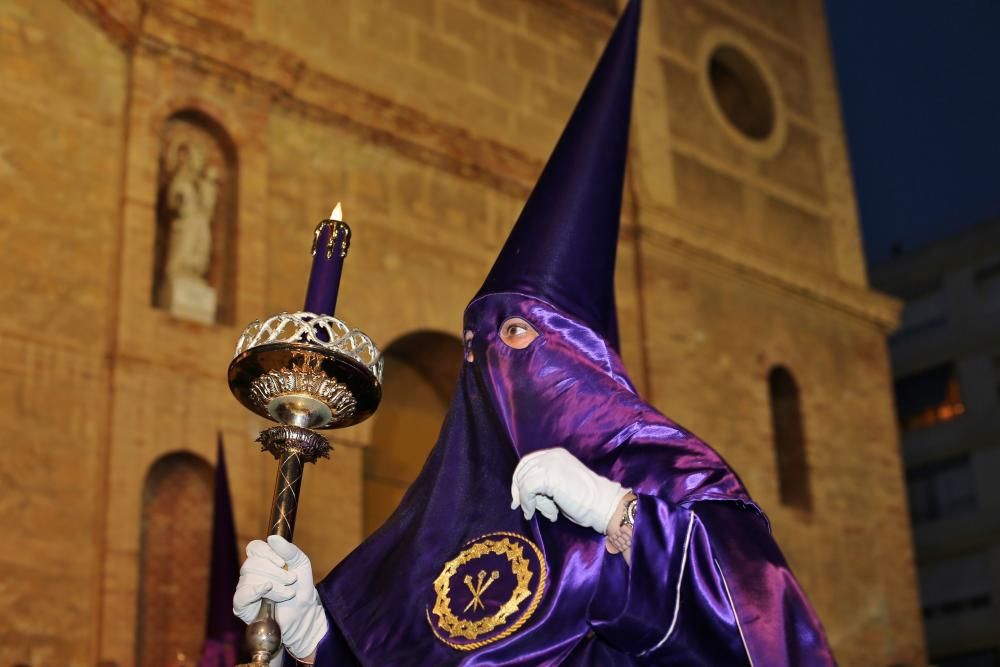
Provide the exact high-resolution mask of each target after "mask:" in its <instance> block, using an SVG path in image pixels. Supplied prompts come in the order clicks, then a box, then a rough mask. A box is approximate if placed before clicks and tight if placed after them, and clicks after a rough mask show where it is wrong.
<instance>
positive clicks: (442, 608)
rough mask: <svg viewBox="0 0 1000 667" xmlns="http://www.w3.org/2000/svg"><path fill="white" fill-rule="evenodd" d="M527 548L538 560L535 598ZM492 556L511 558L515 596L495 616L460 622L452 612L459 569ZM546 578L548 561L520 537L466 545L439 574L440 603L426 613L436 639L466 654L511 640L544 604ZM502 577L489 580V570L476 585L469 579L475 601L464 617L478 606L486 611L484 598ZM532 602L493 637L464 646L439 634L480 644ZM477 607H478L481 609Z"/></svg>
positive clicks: (493, 537)
mask: <svg viewBox="0 0 1000 667" xmlns="http://www.w3.org/2000/svg"><path fill="white" fill-rule="evenodd" d="M525 544H527V545H528V546H529V547H531V549H532V551H533V552H534V556H535V558H536V559H537V560H538V567H539V572H538V579H537V582H538V583H537V585H536V587H535V591H534V594H532V591H531V586H530V584H531V581H532V579H533V578H534V572H532V571H531V559H530V557H529V556H525V553H524V545H525ZM489 554H494V555H497V556H504V557H506V558H507V562H508V563H510V567H511V573H512V574H513V575H514V577H515V579H516V585H515V586H514V590H513V592H512V593H511V596H510V598H509V599H508V600H507V601H506V602H505V603H504V604H502V605H501V606H500V609H498V610H497V612H496V613H495V614H493V615H492V616H486V617H484V618H481V619H479V620H475V621H474V620H470V619H463V618H459V617H458V616H457V615H456V614H455V612H454V611H452V608H451V579H452V578H453V577H454V576H455V575H456V574H457V572H458V568H460V567H461V566H462V565H465V564H466V563H469V562H471V561H474V560H476V559H478V558H481V557H483V556H486V555H489ZM546 576H547V571H546V567H545V559H544V558H543V557H542V552H541V550H540V549H539V548H538V547H537V546H535V544H534V543H533V542H532V541H531V540H529V539H527V538H525V537H523V536H521V535H518V534H516V533H504V532H498V533H490V534H488V535H483V536H482V537H479V538H476V539H474V540H472V541H471V542H468V543H466V548H465V549H463V550H462V551H461V553H459V554H458V556H456V557H455V558H453V559H451V560H450V561H448V562H447V563H445V565H444V569H442V570H441V574H439V575H438V577H437V579H435V580H434V592H435V594H436V600H435V602H434V609H433V610H432V611H427V612H426V613H427V622H428V623H429V624H430V626H431V630H432V631H433V632H434V636H435V637H437V638H438V639H440V640H441V641H442V642H444V643H445V644H447V645H448V646H450V647H452V648H455V649H459V650H462V651H471V650H473V649H476V648H480V647H482V646H485V645H487V644H490V643H492V642H495V641H497V640H499V639H503V638H504V637H508V636H510V635H511V634H512V633H513V632H515V631H516V630H517V629H518V628H520V627H521V626H522V625H524V623H525V622H526V621H527V620H528V619H529V618H530V617H531V615H532V614H533V613H534V612H535V609H537V608H538V604H539V603H540V602H541V599H542V593H544V591H545V585H546ZM499 577H500V573H499V572H498V571H493V572H492V573H491V574H490V576H489V577H488V578H487V576H486V572H485V570H481V571H480V572H479V576H478V580H477V581H476V582H475V583H473V580H472V577H471V575H467V576H466V577H465V585H466V586H467V587H468V588H469V591H470V592H471V593H472V594H473V598H472V602H470V603H469V604H468V605H466V607H465V609H464V610H463V613H464V612H465V611H466V610H468V609H469V607H470V606H471V607H472V608H473V610H475V609H476V607H477V606H479V607H484V608H485V605H483V603H482V600H481V599H480V596H481V595H482V594H483V593H484V592H485V591H486V589H487V588H488V587H489V586H490V585H491V584H492V583H493V582H494V581H496V580H497V579H498V578H499ZM528 598H531V601H530V602H529V604H528V607H527V608H526V609H525V610H524V612H523V613H522V614H521V615H520V616H519V617H518V618H517V619H516V620H515V621H514V622H513V623H511V624H510V625H509V626H508V627H506V628H504V629H503V630H502V631H501V632H499V633H497V634H496V635H495V636H493V637H489V638H486V639H481V640H479V641H473V642H471V643H465V644H463V643H457V642H454V641H450V640H449V639H448V638H446V637H444V636H443V635H442V634H441V633H440V632H438V627H440V629H441V630H443V631H444V632H446V633H448V636H449V637H451V638H456V637H461V638H464V639H470V640H476V639H478V638H479V637H481V636H482V635H484V634H488V633H490V632H493V631H494V630H496V629H497V628H500V627H502V626H503V625H504V624H505V623H507V620H508V619H509V618H510V617H511V616H512V615H514V614H516V613H517V612H518V610H519V609H520V607H521V604H522V603H523V602H524V601H525V600H527V599H528ZM476 603H478V605H477V604H476ZM431 613H433V614H434V615H435V616H437V617H438V624H437V626H436V625H435V624H434V621H433V620H432V619H431Z"/></svg>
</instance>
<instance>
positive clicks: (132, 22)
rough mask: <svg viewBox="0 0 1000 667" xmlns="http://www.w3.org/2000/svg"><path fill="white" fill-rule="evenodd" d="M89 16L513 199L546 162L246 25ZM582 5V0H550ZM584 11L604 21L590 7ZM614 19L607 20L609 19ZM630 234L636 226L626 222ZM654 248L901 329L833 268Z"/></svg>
mask: <svg viewBox="0 0 1000 667" xmlns="http://www.w3.org/2000/svg"><path fill="white" fill-rule="evenodd" d="M64 1H65V2H66V3H67V4H68V5H69V6H71V7H73V8H74V9H75V10H76V11H78V12H79V13H81V14H82V15H84V16H86V17H87V18H88V19H89V20H90V21H91V22H93V23H94V24H95V25H96V26H97V27H98V28H99V29H100V30H101V31H103V32H104V33H105V34H107V36H108V37H109V39H111V40H112V41H113V42H114V43H116V44H118V45H119V46H120V47H121V48H122V49H124V50H126V51H127V52H135V51H138V52H140V53H145V54H154V55H155V54H163V55H166V56H168V57H170V58H172V59H174V60H176V61H179V62H183V63H187V64H189V65H190V66H192V67H197V68H199V69H203V70H205V71H208V72H214V73H217V74H219V75H221V76H225V77H228V78H232V79H237V80H240V81H243V82H245V83H246V84H247V85H249V86H253V87H255V88H257V89H260V90H262V91H263V93H264V94H266V95H268V97H269V98H270V99H271V100H273V102H274V103H276V104H280V105H285V106H287V107H290V108H292V109H295V110H297V111H298V112H300V113H302V114H304V115H306V116H308V117H313V118H316V119H318V120H321V121H324V122H331V121H332V122H336V123H337V124H338V125H340V126H342V127H347V128H350V129H351V130H352V131H354V132H357V133H359V134H360V135H362V136H364V137H365V138H367V139H368V140H370V141H372V142H376V143H380V144H384V145H388V146H391V147H392V148H393V149H394V150H396V151H398V152H400V153H401V154H403V155H406V156H409V157H412V158H414V159H417V160H419V161H421V162H423V163H425V164H429V165H432V166H434V167H436V168H439V169H443V170H445V171H448V172H450V173H454V174H457V175H460V176H462V177H463V178H468V179H471V180H476V181H479V182H482V183H484V184H486V185H488V186H490V187H492V188H494V189H496V190H499V191H502V192H504V193H507V194H509V195H511V196H513V197H516V198H521V199H523V198H524V197H526V196H527V194H528V193H529V192H530V190H531V187H532V185H533V184H534V181H535V178H536V177H537V174H538V173H539V171H540V170H541V167H542V163H541V162H540V161H538V160H536V159H534V158H532V157H530V156H528V155H526V154H524V153H523V152H521V151H519V150H517V149H514V148H511V147H510V146H506V145H504V144H501V143H499V142H497V141H495V140H493V139H489V138H485V137H481V136H475V135H473V134H472V133H470V132H469V131H468V130H466V129H465V128H462V127H460V126H456V125H451V124H448V123H444V122H441V121H439V120H436V119H434V118H432V117H430V116H428V115H427V114H425V113H423V112H421V111H418V110H416V109H413V108H411V107H408V106H405V105H403V104H400V103H398V102H396V101H394V100H391V99H389V98H385V97H381V96H379V95H376V94H374V93H372V92H370V91H367V90H364V89H362V88H359V87H358V86H356V85H354V84H352V83H350V82H347V81H344V80H342V79H338V78H336V77H333V76H331V75H330V74H327V73H325V72H323V71H321V70H318V69H316V68H315V67H313V66H311V65H310V64H309V63H307V62H306V61H304V60H302V59H301V58H299V57H298V56H296V55H295V54H293V53H291V52H289V51H287V50H285V49H282V48H279V47H276V46H274V45H273V44H270V43H267V42H262V41H259V40H254V39H251V38H249V37H248V36H247V35H245V34H243V33H241V32H240V31H238V30H234V29H232V28H230V27H228V26H225V25H222V24H220V23H217V22H214V21H209V20H207V19H204V18H201V17H197V16H194V15H192V14H190V13H188V12H185V11H183V10H180V9H177V8H173V7H170V6H168V5H163V4H159V3H154V4H149V5H142V6H141V7H142V8H141V9H138V7H139V5H129V4H127V3H125V2H122V0H64ZM547 1H548V2H550V3H552V4H556V5H560V6H564V7H569V8H576V9H579V5H578V4H577V3H576V2H574V0H547ZM587 12H588V14H587V15H586V16H582V18H583V19H585V20H588V21H595V22H596V21H600V22H602V23H603V21H604V19H602V18H601V16H600V15H599V13H595V10H592V9H588V10H587ZM612 22H613V20H610V19H609V20H608V25H610V24H611V23H612ZM630 208H631V207H626V211H625V213H626V218H633V216H634V215H635V213H639V214H641V215H646V216H649V215H653V216H658V215H664V216H666V217H668V218H674V217H675V216H674V215H672V214H671V212H669V211H659V210H658V207H650V206H649V205H648V203H645V202H643V203H642V204H640V206H639V210H638V211H633V210H629V209H630ZM623 222H624V223H625V231H626V233H629V232H634V231H635V230H631V229H630V228H631V227H632V224H634V218H633V219H632V220H628V219H626V220H624V221H623ZM639 233H640V234H641V236H642V237H643V240H644V241H646V242H647V243H650V244H652V245H653V247H662V248H668V247H672V248H675V249H678V250H681V251H684V252H687V253H693V254H697V255H699V256H701V257H704V258H708V259H711V260H713V261H716V262H719V263H720V264H723V265H725V266H728V267H730V268H733V269H735V270H737V271H739V272H740V273H745V274H752V275H753V276H754V277H756V278H758V279H761V280H762V281H764V282H766V283H769V284H771V285H774V286H777V287H781V288H783V289H786V290H789V291H791V292H794V293H797V294H801V295H804V296H807V297H809V298H812V299H815V300H818V301H820V302H822V303H824V304H827V305H829V306H831V307H833V308H836V309H837V310H840V311H843V312H846V313H849V314H851V315H852V316H855V317H860V318H862V319H864V320H867V321H869V322H871V323H873V324H875V325H876V326H878V327H880V328H881V329H883V330H885V331H891V330H892V329H894V328H895V326H896V324H897V321H898V314H899V308H900V306H899V304H898V302H897V301H896V300H895V299H892V298H891V297H887V296H885V295H882V294H879V293H877V292H873V291H871V290H869V289H867V288H864V287H861V286H854V285H849V284H847V283H844V282H842V281H840V280H838V279H837V278H836V277H834V276H830V275H827V274H820V273H819V272H815V275H813V272H809V271H807V270H806V271H804V270H802V269H801V268H795V269H794V270H792V269H788V270H783V269H782V267H781V266H778V265H776V264H775V263H774V262H773V260H770V259H769V258H767V257H764V256H763V255H760V256H758V255H759V253H758V254H754V253H750V252H747V250H746V249H740V248H737V247H731V245H727V244H725V243H720V242H718V240H717V239H716V240H712V241H709V240H708V239H707V238H702V236H700V235H697V234H693V233H690V232H684V231H681V230H675V229H673V228H671V230H670V231H669V232H664V231H661V230H656V231H653V230H650V229H645V228H644V229H642V230H641V232H639Z"/></svg>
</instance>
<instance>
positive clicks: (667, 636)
mask: <svg viewBox="0 0 1000 667" xmlns="http://www.w3.org/2000/svg"><path fill="white" fill-rule="evenodd" d="M693 528H694V512H691V520H690V521H688V529H687V535H686V536H685V537H684V556H683V557H682V558H681V572H680V574H679V575H677V596H676V598H675V599H674V618H673V620H672V621H670V627H669V628H667V634H665V635H663V639H661V640H660V641H659V642H658V643H657V644H656V646H654V647H653V648H651V649H647V650H645V651H643V652H642V653H640V654H639V655H645V654H647V653H652V652H653V651H655V650H656V649H658V648H660V647H661V646H663V643H664V642H665V641H667V640H668V639H670V635H672V634H673V633H674V627H675V626H676V625H677V616H678V613H679V612H680V609H681V582H682V581H684V568H685V566H686V565H687V560H688V547H689V546H690V544H691V530H692V529H693Z"/></svg>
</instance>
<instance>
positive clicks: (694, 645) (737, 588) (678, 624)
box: [590, 494, 836, 667]
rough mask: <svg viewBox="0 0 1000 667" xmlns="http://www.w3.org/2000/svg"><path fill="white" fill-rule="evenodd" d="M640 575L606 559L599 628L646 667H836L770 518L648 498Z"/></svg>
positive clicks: (722, 504)
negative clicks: (772, 531) (772, 532)
mask: <svg viewBox="0 0 1000 667" xmlns="http://www.w3.org/2000/svg"><path fill="white" fill-rule="evenodd" d="M632 545H633V546H632V566H631V567H629V566H628V565H626V564H625V560H624V558H622V557H621V556H617V555H611V554H606V555H605V562H604V564H603V566H602V570H601V578H600V581H599V583H598V587H597V591H596V594H595V596H594V600H593V602H592V603H591V607H590V620H591V624H592V626H593V628H594V630H595V632H596V633H597V636H598V637H599V638H600V639H602V640H603V641H605V642H607V643H608V644H610V645H611V646H613V647H615V648H617V649H618V650H620V651H622V652H624V653H627V654H629V655H631V656H633V657H634V658H635V659H636V661H637V662H638V663H640V664H690V663H689V662H688V661H690V660H691V658H692V657H693V656H697V657H698V660H699V662H698V663H697V664H703V665H727V666H732V667H736V666H743V667H745V666H748V665H749V666H752V667H764V666H766V667H793V666H794V667H799V666H808V667H826V666H828V665H835V664H836V663H835V661H834V659H833V655H832V654H831V652H830V650H829V648H828V646H827V645H826V640H825V638H824V636H823V632H822V628H821V627H820V625H819V621H818V620H817V619H816V617H815V614H814V613H813V612H812V610H811V609H810V607H809V605H808V603H807V602H806V600H805V596H804V594H803V593H802V590H801V589H800V588H799V586H798V583H797V582H796V581H795V578H794V577H793V576H792V574H791V572H790V571H789V569H788V566H787V565H786V564H785V561H784V559H783V558H782V556H781V553H780V551H779V550H778V548H777V546H776V545H775V543H774V541H773V539H772V538H771V535H770V532H769V530H768V527H767V523H766V522H765V520H764V518H763V516H762V515H760V514H758V513H757V512H756V510H754V509H751V508H747V507H745V506H743V505H742V504H740V503H737V502H730V501H703V502H700V503H696V504H694V505H693V506H690V507H687V506H672V505H670V504H669V503H667V502H665V501H663V500H661V499H659V498H655V497H653V496H648V495H642V494H640V495H639V507H638V512H637V519H636V526H635V530H634V535H633V540H632Z"/></svg>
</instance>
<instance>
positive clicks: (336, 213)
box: [330, 202, 344, 222]
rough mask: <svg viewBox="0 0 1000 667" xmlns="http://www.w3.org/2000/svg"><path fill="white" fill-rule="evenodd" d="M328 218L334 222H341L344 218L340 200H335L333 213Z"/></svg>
mask: <svg viewBox="0 0 1000 667" xmlns="http://www.w3.org/2000/svg"><path fill="white" fill-rule="evenodd" d="M330 220H334V221H336V222H342V221H343V220H344V212H343V210H342V209H341V208H340V202H337V205H336V206H334V207H333V213H331V214H330Z"/></svg>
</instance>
